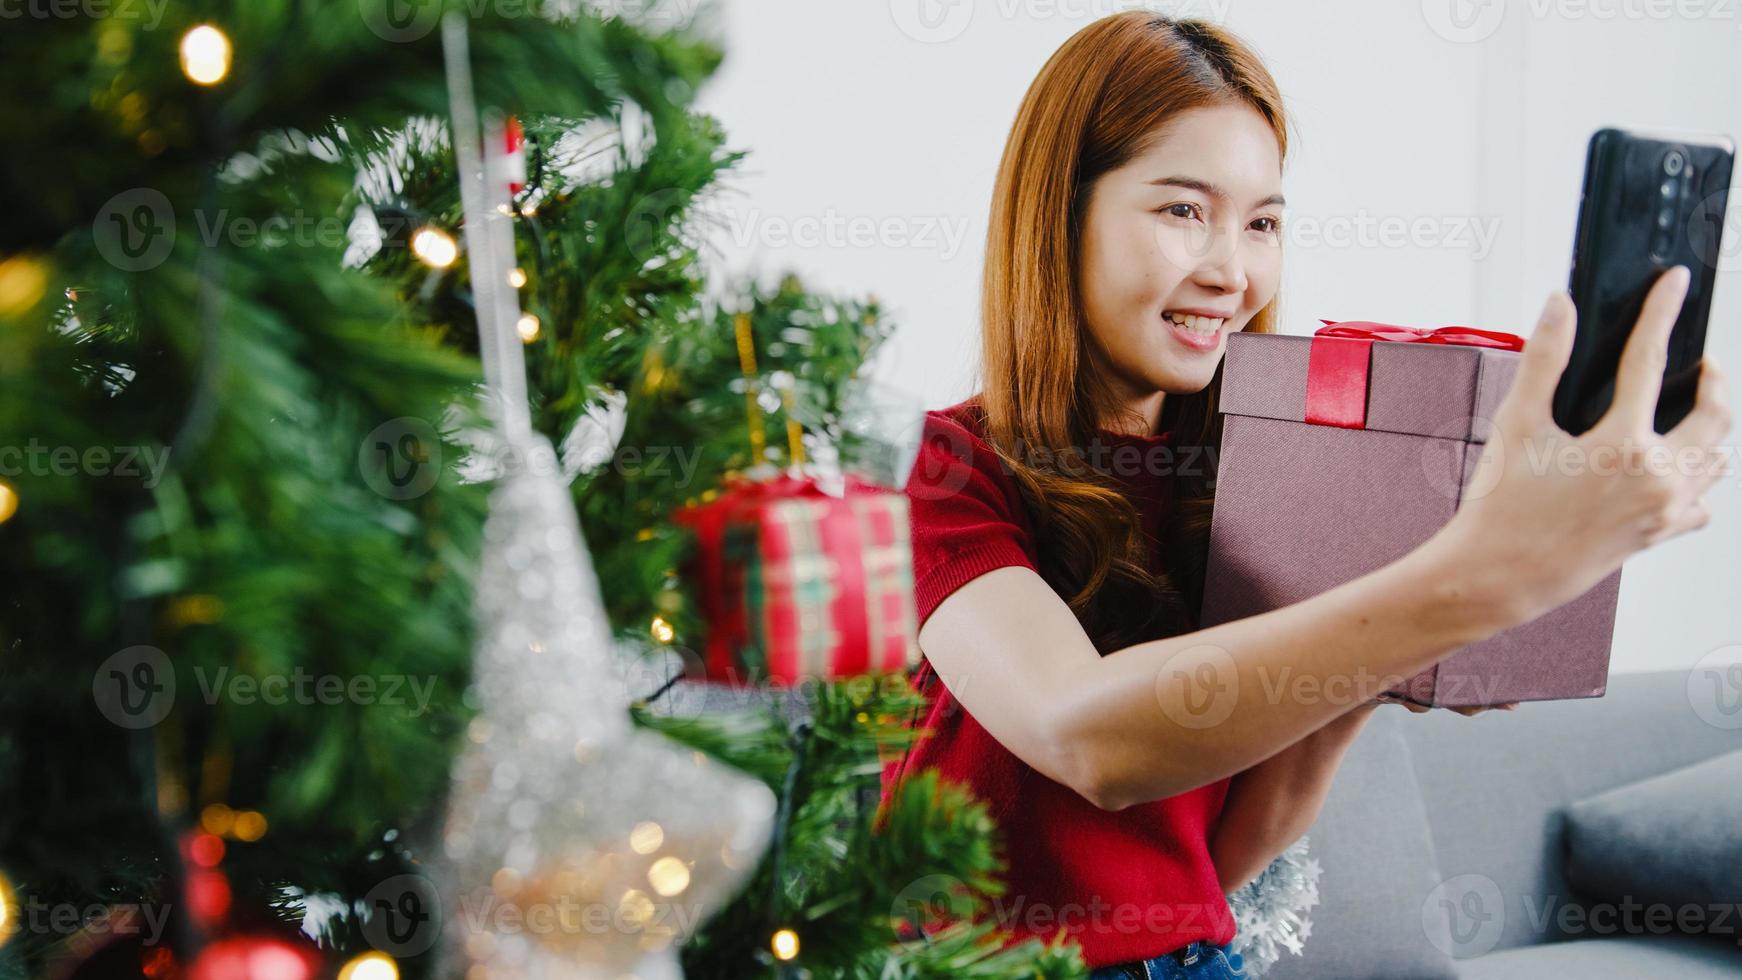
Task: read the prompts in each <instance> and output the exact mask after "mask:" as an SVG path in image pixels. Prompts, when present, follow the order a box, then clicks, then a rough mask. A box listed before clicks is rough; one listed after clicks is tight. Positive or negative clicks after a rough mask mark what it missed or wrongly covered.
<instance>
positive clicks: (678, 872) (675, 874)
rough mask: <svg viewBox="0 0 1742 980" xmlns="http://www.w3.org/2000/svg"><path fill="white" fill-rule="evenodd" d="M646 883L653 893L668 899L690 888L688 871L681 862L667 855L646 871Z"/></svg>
mask: <svg viewBox="0 0 1742 980" xmlns="http://www.w3.org/2000/svg"><path fill="white" fill-rule="evenodd" d="M647 881H648V883H649V884H651V885H653V890H654V891H656V892H658V893H659V894H660V895H661V896H663V897H665V898H670V897H672V896H673V895H677V894H679V893H681V892H682V891H683V890H684V889H685V888H688V887H689V886H690V869H689V867H688V866H686V865H685V864H684V863H683V861H682V860H680V859H678V858H675V857H672V856H670V855H667V856H665V857H662V858H660V859H659V860H657V861H655V862H653V866H652V867H650V868H648V869H647Z"/></svg>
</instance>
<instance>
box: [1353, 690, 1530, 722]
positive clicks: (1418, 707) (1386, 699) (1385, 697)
mask: <svg viewBox="0 0 1742 980" xmlns="http://www.w3.org/2000/svg"><path fill="white" fill-rule="evenodd" d="M1373 700H1375V701H1377V702H1379V703H1380V704H1401V705H1403V706H1404V707H1405V708H1408V709H1409V710H1410V711H1412V712H1414V713H1416V714H1418V715H1419V714H1421V713H1423V712H1425V711H1433V710H1434V708H1433V706H1432V705H1426V704H1417V703H1415V702H1414V701H1410V700H1407V699H1404V698H1396V697H1392V696H1391V695H1389V694H1381V695H1379V696H1378V697H1376V698H1374V699H1373ZM1516 707H1518V702H1517V701H1508V702H1506V703H1505V704H1491V705H1478V706H1474V707H1468V708H1445V709H1442V710H1445V711H1456V712H1457V713H1458V714H1460V715H1463V716H1464V717H1466V718H1468V717H1470V716H1472V715H1479V714H1481V713H1482V712H1484V711H1496V710H1498V711H1511V710H1512V709H1514V708H1516Z"/></svg>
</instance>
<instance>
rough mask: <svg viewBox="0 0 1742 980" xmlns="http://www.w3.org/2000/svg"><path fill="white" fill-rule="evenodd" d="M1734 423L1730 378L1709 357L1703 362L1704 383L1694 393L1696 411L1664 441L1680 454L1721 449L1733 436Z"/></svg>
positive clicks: (1701, 362)
mask: <svg viewBox="0 0 1742 980" xmlns="http://www.w3.org/2000/svg"><path fill="white" fill-rule="evenodd" d="M1734 421H1735V419H1734V417H1733V415H1732V413H1731V411H1730V389H1729V384H1728V379H1727V378H1725V377H1724V372H1723V369H1721V368H1719V367H1718V364H1717V361H1715V360H1714V359H1713V358H1712V356H1711V355H1710V354H1708V355H1706V356H1705V358H1704V359H1702V360H1701V361H1700V380H1699V385H1698V387H1697V388H1696V389H1695V393H1694V407H1693V410H1692V411H1690V412H1689V413H1688V414H1687V417H1686V418H1684V419H1682V420H1681V421H1680V422H1678V423H1676V427H1675V428H1673V429H1671V430H1669V431H1668V432H1666V433H1664V435H1663V438H1664V441H1666V442H1668V443H1669V444H1670V445H1671V446H1673V447H1675V449H1676V451H1677V452H1678V453H1680V452H1681V451H1683V450H1685V449H1689V448H1691V447H1695V446H1698V447H1700V448H1704V449H1708V450H1710V449H1714V448H1719V447H1718V444H1719V443H1721V442H1723V441H1724V439H1725V437H1727V436H1729V434H1730V429H1731V426H1732V425H1733V424H1734Z"/></svg>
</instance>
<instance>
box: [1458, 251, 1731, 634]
mask: <svg viewBox="0 0 1742 980" xmlns="http://www.w3.org/2000/svg"><path fill="white" fill-rule="evenodd" d="M1688 276H1689V270H1688V269H1687V268H1686V267H1683V266H1677V267H1676V268H1674V269H1671V270H1669V271H1668V272H1665V273H1664V274H1663V275H1662V276H1660V277H1658V280H1657V282H1655V283H1654V284H1653V285H1652V288H1651V291H1650V292H1649V293H1648V294H1647V296H1646V299H1645V304H1644V308H1643V309H1642V310H1641V311H1640V314H1639V320H1638V322H1637V323H1636V324H1635V325H1634V328H1633V332H1632V335H1631V336H1630V337H1629V338H1628V340H1627V346H1626V348H1625V350H1624V351H1623V353H1622V356H1621V365H1620V369H1619V372H1618V374H1617V376H1616V382H1615V398H1614V402H1613V404H1612V405H1611V406H1610V407H1609V410H1608V412H1607V413H1606V414H1604V416H1603V417H1602V418H1601V419H1600V420H1598V422H1597V424H1596V425H1594V426H1592V427H1591V428H1590V429H1588V430H1587V431H1585V432H1583V433H1581V434H1579V435H1577V436H1574V435H1571V434H1569V433H1567V432H1566V431H1565V430H1563V429H1561V428H1560V427H1559V426H1558V425H1556V424H1555V422H1554V418H1553V411H1552V403H1553V398H1554V392H1555V388H1556V386H1557V385H1558V384H1559V382H1560V377H1561V372H1562V371H1563V370H1564V369H1565V367H1566V364H1567V358H1568V356H1569V352H1570V351H1571V350H1572V343H1573V331H1574V323H1575V311H1574V309H1573V304H1572V300H1571V299H1570V298H1569V297H1568V296H1567V294H1566V293H1564V292H1556V293H1555V294H1553V295H1552V296H1550V297H1549V300H1548V303H1547V305H1546V306H1545V307H1544V308H1543V313H1542V319H1541V320H1540V321H1539V322H1538V323H1537V327H1536V332H1535V333H1534V334H1533V335H1532V336H1531V338H1530V342H1529V343H1528V344H1527V345H1526V346H1525V351H1524V361H1523V363H1522V364H1521V365H1520V366H1519V371H1518V375H1517V377H1516V379H1515V380H1514V382H1513V385H1512V389H1511V390H1510V392H1508V394H1507V396H1506V398H1505V399H1504V400H1503V401H1502V402H1501V404H1500V406H1499V408H1498V409H1497V410H1496V412H1495V416H1494V419H1493V428H1492V430H1491V432H1490V434H1489V437H1488V442H1487V444H1486V446H1485V447H1484V449H1483V455H1482V458H1481V460H1480V461H1479V462H1478V464H1477V466H1476V469H1475V471H1474V472H1473V473H1472V475H1471V478H1470V480H1469V482H1468V484H1467V485H1466V486H1465V488H1464V491H1463V499H1462V500H1461V502H1460V503H1459V506H1458V510H1457V512H1456V514H1455V515H1454V516H1453V518H1452V520H1451V521H1450V522H1448V524H1447V525H1446V527H1445V528H1444V529H1443V530H1444V533H1445V534H1446V535H1448V537H1449V539H1450V540H1451V541H1452V542H1453V546H1454V547H1455V548H1456V549H1457V550H1458V552H1459V556H1460V560H1459V564H1460V566H1461V567H1464V568H1466V569H1468V570H1469V572H1470V574H1471V576H1473V578H1472V579H1470V580H1468V581H1470V582H1471V583H1472V587H1473V588H1480V590H1481V591H1483V592H1485V593H1486V592H1493V593H1494V594H1495V595H1496V597H1497V601H1500V602H1504V603H1506V604H1507V605H1506V608H1507V610H1508V612H1509V614H1510V615H1511V617H1512V618H1513V619H1514V620H1515V621H1516V623H1524V622H1529V621H1530V620H1532V619H1535V618H1536V617H1538V616H1540V615H1542V614H1544V613H1546V612H1548V611H1549V610H1551V609H1554V608H1555V607H1557V606H1559V605H1561V604H1563V603H1565V602H1568V601H1571V600H1572V599H1575V598H1577V597H1578V596H1580V595H1583V594H1584V593H1585V592H1587V591H1589V590H1590V589H1591V587H1592V586H1594V585H1596V584H1597V583H1598V582H1600V581H1602V580H1603V579H1604V578H1606V577H1607V576H1608V575H1609V574H1610V573H1612V572H1613V571H1614V570H1615V569H1617V568H1619V567H1620V566H1621V563H1622V562H1623V561H1625V560H1626V559H1627V558H1628V557H1629V556H1631V555H1633V554H1635V553H1636V552H1639V551H1642V550H1644V549H1646V548H1649V547H1651V546H1652V545H1654V544H1656V543H1658V542H1659V541H1663V540H1665V539H1668V538H1672V537H1675V536H1676V535H1679V534H1683V533H1686V532H1688V531H1692V530H1695V529H1697V528H1701V527H1704V526H1705V525H1706V523H1707V521H1709V520H1710V518H1711V513H1710V510H1709V507H1708V504H1707V501H1706V497H1705V495H1706V491H1707V490H1709V489H1710V488H1711V486H1712V484H1714V483H1716V482H1717V481H1718V480H1720V479H1722V478H1723V477H1724V476H1725V475H1726V473H1727V472H1728V470H1727V466H1726V462H1727V456H1728V447H1723V446H1720V442H1722V441H1723V440H1724V439H1725V437H1726V436H1727V435H1728V434H1729V432H1730V427H1731V415H1730V408H1729V396H1728V392H1727V385H1726V382H1725V379H1724V376H1723V374H1722V373H1720V372H1719V370H1718V367H1717V365H1716V364H1715V363H1713V360H1712V358H1711V357H1710V356H1708V357H1706V358H1705V359H1704V360H1703V361H1702V362H1701V364H1700V379H1699V388H1698V394H1697V396H1696V400H1695V405H1694V408H1693V410H1692V411H1691V412H1690V413H1689V414H1688V416H1687V417H1686V418H1684V419H1683V420H1682V421H1681V422H1680V424H1678V425H1676V426H1675V428H1673V429H1671V430H1670V431H1669V432H1667V433H1664V434H1662V435H1659V434H1658V433H1657V432H1655V431H1654V430H1653V427H1652V420H1653V415H1654V413H1655V410H1656V407H1657V400H1658V394H1659V391H1660V389H1661V387H1662V381H1663V370H1664V365H1665V363H1666V358H1667V350H1668V343H1669V335H1670V330H1671V328H1672V327H1673V326H1674V325H1675V320H1676V317H1677V315H1678V313H1679V311H1680V310H1681V306H1682V302H1683V300H1684V299H1685V297H1686V295H1687V285H1688ZM1496 586H1498V588H1496Z"/></svg>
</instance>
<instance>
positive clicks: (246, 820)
mask: <svg viewBox="0 0 1742 980" xmlns="http://www.w3.org/2000/svg"><path fill="white" fill-rule="evenodd" d="M230 833H231V834H233V835H235V837H236V839H237V840H239V841H257V840H259V839H260V838H262V837H265V836H266V814H264V813H261V812H260V811H259V810H241V811H238V812H237V813H236V820H235V823H234V824H232V825H231V828H230Z"/></svg>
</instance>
